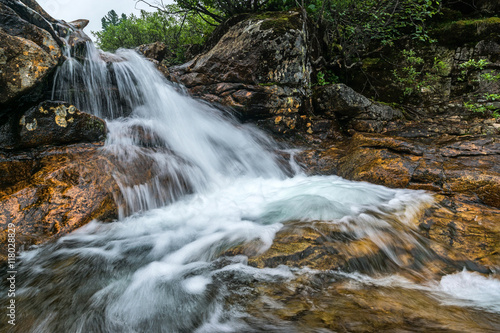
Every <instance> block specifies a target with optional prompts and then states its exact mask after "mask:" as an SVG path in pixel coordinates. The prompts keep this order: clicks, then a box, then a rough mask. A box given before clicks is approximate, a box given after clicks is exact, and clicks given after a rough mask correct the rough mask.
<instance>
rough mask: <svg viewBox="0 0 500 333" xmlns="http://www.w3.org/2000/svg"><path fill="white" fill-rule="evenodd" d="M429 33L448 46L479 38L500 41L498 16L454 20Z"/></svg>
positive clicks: (499, 20) (469, 42)
mask: <svg viewBox="0 0 500 333" xmlns="http://www.w3.org/2000/svg"><path fill="white" fill-rule="evenodd" d="M431 35H432V36H433V37H434V38H436V39H437V40H438V42H439V43H440V44H443V45H449V46H462V45H464V44H471V43H472V44H475V43H477V42H478V41H480V40H488V41H495V42H500V18H499V17H489V18H482V19H475V20H461V21H455V22H451V23H447V24H445V25H443V26H441V27H439V28H435V29H433V30H432V32H431Z"/></svg>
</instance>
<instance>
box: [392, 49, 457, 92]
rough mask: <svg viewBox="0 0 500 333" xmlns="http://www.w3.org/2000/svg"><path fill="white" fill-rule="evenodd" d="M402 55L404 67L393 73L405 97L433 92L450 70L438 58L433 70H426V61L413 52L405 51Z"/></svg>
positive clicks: (434, 62)
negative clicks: (434, 87)
mask: <svg viewBox="0 0 500 333" xmlns="http://www.w3.org/2000/svg"><path fill="white" fill-rule="evenodd" d="M401 55H402V64H403V65H402V66H401V68H399V69H395V70H393V72H392V73H393V75H394V78H395V80H396V83H397V84H398V85H399V86H400V88H402V89H403V95H404V96H411V95H416V94H420V93H422V92H424V91H431V90H432V89H433V86H434V85H435V84H436V83H437V82H438V81H439V79H440V76H442V75H444V74H445V72H446V70H447V69H448V66H447V65H446V63H445V62H443V61H442V60H440V59H438V58H436V57H435V58H434V59H433V64H432V66H431V68H428V69H425V62H424V59H423V58H421V57H419V56H417V55H416V53H415V51H413V50H403V51H401Z"/></svg>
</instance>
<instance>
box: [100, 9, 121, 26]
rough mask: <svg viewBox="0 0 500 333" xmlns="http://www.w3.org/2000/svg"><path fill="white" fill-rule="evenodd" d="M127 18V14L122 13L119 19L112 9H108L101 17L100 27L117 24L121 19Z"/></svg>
mask: <svg viewBox="0 0 500 333" xmlns="http://www.w3.org/2000/svg"><path fill="white" fill-rule="evenodd" d="M126 19H127V15H125V14H122V15H121V19H120V17H118V14H117V13H116V12H115V10H114V9H112V10H110V11H109V12H108V14H107V15H106V16H104V17H103V18H102V19H101V25H102V29H103V30H104V29H107V28H108V27H109V26H111V25H114V26H116V25H119V24H120V23H121V22H122V21H124V20H126Z"/></svg>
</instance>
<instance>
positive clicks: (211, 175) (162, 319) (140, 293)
mask: <svg viewBox="0 0 500 333" xmlns="http://www.w3.org/2000/svg"><path fill="white" fill-rule="evenodd" d="M90 57H91V58H92V59H93V61H91V62H86V63H85V64H84V65H81V64H80V63H79V62H78V61H77V60H75V59H70V60H68V61H67V62H66V64H65V65H64V66H63V69H62V70H61V71H60V72H59V74H58V77H59V81H58V82H57V84H56V85H55V96H54V97H55V98H57V99H66V100H69V101H70V102H72V103H75V104H76V105H77V106H78V107H79V108H81V109H82V110H84V111H87V112H91V113H94V114H96V115H99V116H102V117H106V118H107V119H108V127H109V130H110V133H109V137H108V140H107V142H106V146H105V148H104V149H105V151H106V152H108V153H112V154H114V155H116V156H117V157H118V159H119V160H120V161H121V163H123V168H124V169H125V170H128V172H129V173H128V174H127V172H118V171H117V172H116V175H115V177H116V179H117V181H118V182H119V184H120V187H121V191H122V197H123V199H124V202H123V203H122V214H121V219H120V221H117V222H114V223H108V224H103V223H100V222H97V221H96V222H92V223H90V224H89V225H87V226H85V227H83V228H81V229H80V230H78V231H76V232H74V233H73V234H71V235H69V236H67V237H64V238H62V239H60V240H59V241H58V242H56V243H55V244H50V245H47V246H44V247H41V248H39V249H36V250H34V251H31V252H27V253H25V254H24V255H23V278H24V281H23V283H22V286H20V288H19V297H20V298H21V299H24V300H30V301H29V302H26V305H24V308H23V311H25V312H26V313H36V316H34V317H33V318H32V319H31V320H32V322H31V324H30V325H29V327H28V328H27V329H24V328H20V330H19V332H20V331H23V329H24V331H30V332H190V331H194V330H195V329H198V330H199V331H200V332H239V331H244V330H247V329H249V328H248V327H247V326H246V325H245V324H244V323H242V322H241V321H240V320H239V319H238V318H240V317H242V314H241V313H240V312H238V311H239V310H236V309H227V308H225V306H224V304H225V303H224V297H225V296H226V295H227V294H228V290H230V289H231V288H233V286H234V285H236V286H242V285H243V286H244V285H246V284H248V283H250V281H268V280H269V281H283V282H286V281H289V280H290V279H292V278H294V277H295V276H297V275H298V274H299V275H300V274H302V273H301V272H300V271H297V270H291V269H289V268H287V267H278V268H276V269H256V268H252V267H249V266H247V265H246V260H247V259H246V257H244V256H237V257H234V258H223V257H221V254H223V253H224V251H226V250H228V249H230V248H233V247H234V246H237V245H239V244H243V243H247V242H255V244H257V246H258V250H259V251H260V252H264V251H265V250H266V249H268V248H269V247H270V246H271V245H272V242H273V238H274V236H275V234H276V233H277V232H278V231H279V230H280V229H281V227H282V226H283V225H284V224H286V223H287V222H290V221H305V222H307V221H311V222H312V221H316V220H321V221H330V223H335V224H338V225H339V226H340V227H341V228H342V229H343V230H346V231H349V232H352V233H353V234H354V235H356V237H357V238H370V239H371V240H373V241H374V242H375V244H377V245H378V246H379V247H380V248H381V249H382V250H383V251H384V253H385V255H386V256H387V260H392V261H393V262H394V263H395V264H396V265H398V264H400V262H399V259H398V257H397V255H396V254H395V253H393V252H392V250H391V247H390V245H391V242H392V243H394V242H395V243H398V242H399V243H413V244H415V245H416V246H417V247H419V248H421V251H422V252H426V251H427V250H426V249H425V248H424V246H423V245H421V242H420V241H419V240H418V239H417V238H416V237H415V236H414V233H413V232H411V231H412V230H414V229H415V225H414V223H415V221H414V218H415V216H417V215H418V214H419V213H420V212H421V210H422V209H423V208H424V207H426V206H427V205H429V204H430V203H432V197H431V196H430V195H429V194H427V193H425V192H423V191H410V190H395V189H388V188H384V187H382V186H376V185H372V184H368V183H360V182H351V181H346V180H343V179H341V178H339V177H335V176H322V177H320V176H316V177H306V176H305V175H302V174H300V172H299V173H297V174H295V175H294V176H293V177H287V171H286V170H285V169H287V168H284V167H283V165H282V164H283V161H280V159H279V158H278V157H276V156H275V155H274V153H273V151H274V150H275V149H276V147H275V146H274V145H273V143H272V142H271V140H269V139H268V138H266V136H265V135H264V134H262V133H261V132H259V131H258V130H256V129H255V128H253V127H250V126H246V125H241V124H238V123H237V122H236V121H235V120H234V119H232V118H231V117H230V116H228V115H227V114H225V113H224V112H222V111H220V110H216V109H214V108H212V107H210V106H209V105H206V104H204V103H201V102H199V101H195V100H193V99H191V98H189V97H188V96H186V95H185V94H184V93H183V92H182V89H181V88H180V87H177V86H173V85H171V84H170V83H168V82H166V81H165V79H164V78H163V77H162V76H161V74H160V73H158V72H157V71H156V70H155V68H154V66H153V64H151V63H149V62H147V61H146V60H144V59H143V58H141V57H140V56H138V55H137V54H135V53H133V52H131V51H121V52H119V53H118V54H117V57H119V59H120V61H119V62H113V63H109V64H106V63H105V62H104V61H102V60H101V59H100V57H99V55H98V53H97V51H95V50H94V49H93V48H92V47H90ZM67 87H70V89H67ZM179 91H180V92H179ZM125 116H126V117H125ZM138 128H140V129H141V131H142V134H140V133H139V131H138ZM144 133H146V136H148V137H149V138H150V139H148V140H149V143H148V144H147V145H144V142H143V141H144V139H141V136H142V137H144ZM146 160H147V161H149V162H148V163H150V164H151V165H152V167H151V166H149V167H148V169H150V170H152V171H151V175H150V177H149V179H148V181H145V182H144V183H142V184H133V181H131V178H133V177H134V173H137V172H145V169H146V168H145V167H143V166H144V165H145V164H144V163H145V162H144V161H146ZM288 169H292V170H293V169H295V170H297V167H296V166H291V167H289V168H288ZM165 178H168V181H167V182H165V181H164V179H165ZM387 230H392V231H391V232H390V234H391V237H392V238H393V239H391V240H388V239H387ZM450 279H451V280H447V279H446V278H443V281H442V284H441V285H440V286H441V287H440V288H442V289H443V291H445V292H448V293H450V292H449V290H448V289H449V286H450V285H453V283H451V284H450V281H454V280H453V277H450ZM493 281H494V282H492V284H491V288H498V284H495V283H498V281H497V280H493ZM463 283H465V285H467V283H468V282H467V281H465V282H463ZM472 284H473V285H474V283H472ZM452 289H453V288H452ZM457 296H459V298H461V297H460V295H457ZM459 298H456V299H459ZM465 298H467V297H465ZM469 298H470V297H469ZM489 309H490V310H493V311H496V310H497V308H496V305H495V304H493V306H491V307H490V308H489Z"/></svg>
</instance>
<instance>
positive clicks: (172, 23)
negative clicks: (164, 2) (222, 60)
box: [92, 6, 214, 64]
mask: <svg viewBox="0 0 500 333" xmlns="http://www.w3.org/2000/svg"><path fill="white" fill-rule="evenodd" d="M169 8H170V10H171V11H172V12H174V11H175V10H176V8H177V7H176V6H170V7H169ZM208 22H210V23H213V21H212V20H211V19H210V18H209V17H203V18H200V17H199V16H195V15H188V14H182V15H181V14H167V13H165V12H161V11H156V12H152V13H151V12H146V11H141V15H140V16H139V17H137V16H135V15H133V14H131V15H130V16H128V17H127V16H125V15H122V18H121V19H118V16H117V15H116V12H115V11H110V12H109V13H108V15H106V16H105V17H104V18H103V19H102V23H103V30H102V31H97V32H92V34H94V36H95V37H96V38H97V44H98V46H99V47H100V48H101V49H102V50H104V51H115V50H116V49H118V48H134V47H137V46H139V45H142V44H149V43H154V42H163V43H165V44H166V45H167V47H168V49H169V50H170V51H171V52H172V53H173V58H172V63H171V64H176V63H182V62H183V61H185V59H184V53H185V50H186V46H187V45H190V44H201V43H203V41H204V40H205V38H206V37H207V36H208V35H209V34H210V33H211V31H212V30H213V28H214V27H213V25H211V24H210V23H208Z"/></svg>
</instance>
